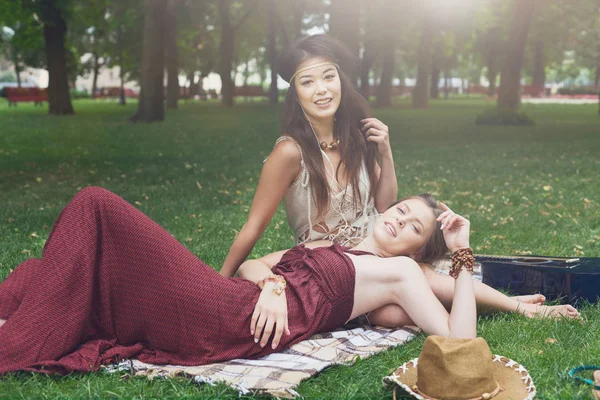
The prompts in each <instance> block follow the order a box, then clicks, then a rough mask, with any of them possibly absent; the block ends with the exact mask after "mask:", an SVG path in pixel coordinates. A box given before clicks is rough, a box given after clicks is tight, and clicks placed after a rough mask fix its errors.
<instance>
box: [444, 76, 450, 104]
mask: <svg viewBox="0 0 600 400" xmlns="http://www.w3.org/2000/svg"><path fill="white" fill-rule="evenodd" d="M449 84H450V72H449V71H446V72H444V99H447V98H448V97H449V96H450V88H449Z"/></svg>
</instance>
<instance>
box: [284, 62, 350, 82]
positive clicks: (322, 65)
mask: <svg viewBox="0 0 600 400" xmlns="http://www.w3.org/2000/svg"><path fill="white" fill-rule="evenodd" d="M326 65H333V66H334V67H335V68H336V69H340V66H339V65H337V64H336V63H334V62H330V61H325V62H321V63H317V64H313V65H307V66H306V67H302V68H300V69H299V70H297V71H296V72H294V75H292V77H291V78H290V83H292V81H293V80H294V78H295V77H296V76H297V75H298V74H300V73H301V72H304V71H308V70H309V69H313V68H319V67H324V66H326Z"/></svg>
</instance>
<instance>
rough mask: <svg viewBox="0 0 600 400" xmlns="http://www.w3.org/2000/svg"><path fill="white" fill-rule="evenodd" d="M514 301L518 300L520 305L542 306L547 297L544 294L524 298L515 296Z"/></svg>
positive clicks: (529, 295) (524, 296)
mask: <svg viewBox="0 0 600 400" xmlns="http://www.w3.org/2000/svg"><path fill="white" fill-rule="evenodd" d="M511 298H512V299H513V300H516V301H518V302H520V303H526V304H537V305H540V306H541V305H542V304H544V302H545V301H546V297H545V296H544V295H542V294H539V293H538V294H528V295H523V296H513V297H511Z"/></svg>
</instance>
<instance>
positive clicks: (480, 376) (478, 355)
mask: <svg viewBox="0 0 600 400" xmlns="http://www.w3.org/2000/svg"><path fill="white" fill-rule="evenodd" d="M383 380H384V383H388V384H396V385H399V386H401V387H402V388H403V389H404V390H405V391H406V392H407V393H408V394H410V395H411V396H413V397H415V398H417V399H424V400H429V399H445V400H480V399H481V400H488V399H492V398H493V399H494V400H502V399H528V400H529V399H533V398H534V397H535V386H534V384H533V380H532V379H531V376H530V375H529V372H527V370H526V369H525V368H524V367H523V366H522V365H519V364H518V363H516V362H515V361H513V360H511V359H509V358H506V357H502V356H498V355H495V356H492V353H491V352H490V348H489V347H488V345H487V343H486V341H485V340H483V339H482V338H477V339H453V338H446V337H442V336H429V337H428V338H427V339H426V340H425V344H424V345H423V350H421V354H420V355H419V358H415V359H413V360H410V361H409V362H407V363H404V364H403V365H402V366H401V367H400V368H398V369H397V370H396V371H394V373H393V374H392V375H391V376H386V377H385V378H384V379H383ZM395 391H396V388H394V398H395V397H396V392H395Z"/></svg>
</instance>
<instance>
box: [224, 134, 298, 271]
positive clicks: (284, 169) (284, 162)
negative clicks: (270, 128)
mask: <svg viewBox="0 0 600 400" xmlns="http://www.w3.org/2000/svg"><path fill="white" fill-rule="evenodd" d="M300 160H301V155H300V150H299V149H298V148H297V147H296V144H295V143H293V142H292V141H289V140H285V141H282V142H281V143H279V144H277V146H275V148H274V149H273V151H272V152H271V154H270V155H269V157H268V158H267V160H266V161H265V164H264V166H263V168H262V172H261V174H260V178H259V181H258V186H257V188H256V194H255V195H254V200H252V206H251V207H250V213H249V214H248V221H247V222H246V223H245V224H244V226H243V227H242V229H241V230H240V233H239V234H238V236H237V238H236V239H235V241H234V242H233V244H232V245H231V248H230V249H229V253H228V254H227V257H226V258H225V262H224V263H223V267H222V268H221V271H220V274H221V275H223V276H233V275H235V272H236V271H237V269H238V267H239V266H240V264H241V263H242V262H243V261H244V260H245V259H246V258H247V257H248V254H250V252H251V251H252V249H253V248H254V245H255V244H256V242H257V241H258V239H259V238H260V236H261V235H262V234H263V232H264V231H265V229H266V227H267V226H268V225H269V222H270V221H271V218H273V215H274V214H275V211H276V210H277V206H278V205H279V202H280V201H281V199H283V196H284V195H285V192H286V190H287V189H288V187H289V186H290V185H291V184H292V182H293V181H294V179H295V178H296V177H297V176H298V174H299V173H300V168H301V167H300Z"/></svg>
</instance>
